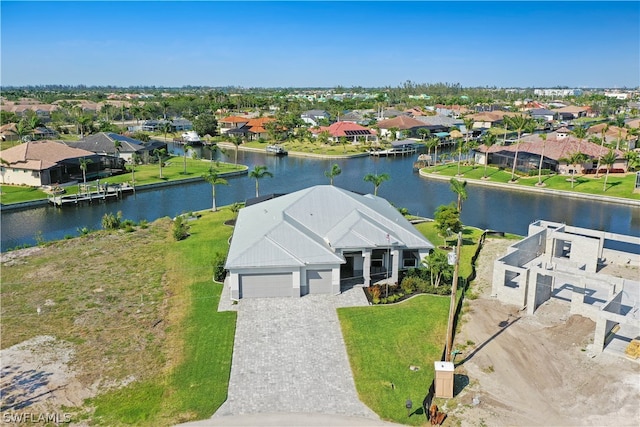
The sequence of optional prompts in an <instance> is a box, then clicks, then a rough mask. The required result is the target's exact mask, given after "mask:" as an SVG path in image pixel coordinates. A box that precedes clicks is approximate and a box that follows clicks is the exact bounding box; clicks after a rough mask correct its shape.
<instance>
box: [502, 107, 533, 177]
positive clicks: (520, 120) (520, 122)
mask: <svg viewBox="0 0 640 427" xmlns="http://www.w3.org/2000/svg"><path fill="white" fill-rule="evenodd" d="M505 122H506V123H508V124H509V125H510V126H511V127H513V128H514V129H516V130H517V131H518V139H517V140H516V152H515V155H514V156H513V167H512V168H511V182H514V181H515V180H516V166H517V164H518V148H520V135H522V131H523V130H524V129H526V128H528V127H530V126H531V125H532V124H534V125H535V122H534V121H533V119H532V118H531V117H525V116H523V115H521V114H520V115H517V116H513V117H509V118H507V117H505Z"/></svg>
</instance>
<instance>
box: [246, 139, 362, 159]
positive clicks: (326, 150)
mask: <svg viewBox="0 0 640 427" xmlns="http://www.w3.org/2000/svg"><path fill="white" fill-rule="evenodd" d="M267 145H269V143H267V142H260V141H249V142H245V143H243V144H242V146H245V147H249V148H259V149H266V148H267ZM280 145H282V146H283V147H284V148H285V149H286V150H287V151H291V152H299V153H310V154H318V155H324V156H349V155H354V154H362V153H365V152H366V151H367V147H366V146H365V145H361V146H356V145H352V144H351V143H347V144H345V145H342V144H339V143H336V144H334V145H328V144H325V145H321V144H319V143H318V142H309V141H300V140H290V141H286V142H282V143H280Z"/></svg>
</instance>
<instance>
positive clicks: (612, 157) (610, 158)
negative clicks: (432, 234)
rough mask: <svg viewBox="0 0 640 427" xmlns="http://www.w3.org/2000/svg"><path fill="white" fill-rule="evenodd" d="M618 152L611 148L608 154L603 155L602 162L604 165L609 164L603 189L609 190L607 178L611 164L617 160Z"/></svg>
mask: <svg viewBox="0 0 640 427" xmlns="http://www.w3.org/2000/svg"><path fill="white" fill-rule="evenodd" d="M616 157H617V156H616V152H615V151H613V150H611V149H610V150H609V152H608V153H607V154H605V155H604V156H601V158H600V162H601V163H602V164H603V165H606V166H607V173H606V175H605V176H604V185H603V186H602V191H607V179H609V171H610V170H611V166H613V164H614V163H615V162H616Z"/></svg>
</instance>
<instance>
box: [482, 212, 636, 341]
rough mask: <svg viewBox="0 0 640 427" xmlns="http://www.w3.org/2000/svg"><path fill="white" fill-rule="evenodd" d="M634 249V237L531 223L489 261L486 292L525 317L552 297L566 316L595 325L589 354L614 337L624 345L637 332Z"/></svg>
mask: <svg viewBox="0 0 640 427" xmlns="http://www.w3.org/2000/svg"><path fill="white" fill-rule="evenodd" d="M616 247H617V248H618V249H610V248H616ZM638 249H640V237H637V236H626V235H621V234H615V233H609V232H605V231H597V230H590V229H586V228H579V227H572V226H568V225H565V224H561V223H556V222H549V221H536V222H534V223H532V224H530V225H529V232H528V235H527V237H525V238H524V239H523V240H520V241H518V242H517V243H514V244H513V245H511V246H510V247H509V248H508V249H507V254H506V255H505V256H503V257H501V258H498V259H497V260H496V261H495V262H494V265H493V283H492V292H491V293H492V295H493V296H495V297H497V299H498V300H499V301H501V302H503V303H506V304H515V305H517V306H518V307H521V308H522V309H526V310H527V313H528V314H530V315H533V314H535V312H536V310H537V309H538V308H539V307H540V306H541V305H543V304H544V303H545V302H547V301H549V300H551V299H554V300H556V301H559V302H562V301H564V302H565V303H566V304H567V308H568V311H569V314H578V315H581V316H585V317H588V318H590V319H591V320H593V321H594V322H595V323H596V328H595V335H594V340H593V344H594V350H596V351H598V352H601V351H602V350H603V349H604V347H605V346H606V345H607V344H609V343H610V342H611V341H613V340H615V339H618V340H621V341H622V344H623V345H624V346H625V347H626V345H627V344H628V343H629V341H631V340H632V339H633V338H635V337H637V336H638V334H640V314H639V313H638V307H639V306H640V281H639V280H638V279H639V278H638V276H637V268H638V266H640V255H638ZM616 267H617V268H616ZM621 267H623V268H621ZM624 267H626V270H627V271H626V272H625V268H624ZM634 269H635V273H634ZM625 276H626V277H625ZM616 326H617V327H616ZM614 327H616V330H614ZM623 348H624V347H623Z"/></svg>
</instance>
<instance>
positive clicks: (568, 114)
mask: <svg viewBox="0 0 640 427" xmlns="http://www.w3.org/2000/svg"><path fill="white" fill-rule="evenodd" d="M553 111H554V112H555V113H556V114H557V115H558V116H559V117H560V120H574V119H577V118H578V117H586V116H587V114H588V113H589V112H591V108H590V107H582V106H578V105H568V106H566V107H562V108H554V109H553Z"/></svg>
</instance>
